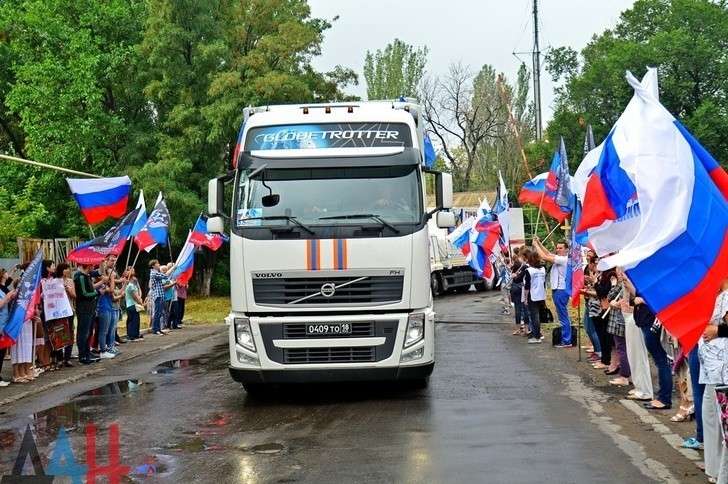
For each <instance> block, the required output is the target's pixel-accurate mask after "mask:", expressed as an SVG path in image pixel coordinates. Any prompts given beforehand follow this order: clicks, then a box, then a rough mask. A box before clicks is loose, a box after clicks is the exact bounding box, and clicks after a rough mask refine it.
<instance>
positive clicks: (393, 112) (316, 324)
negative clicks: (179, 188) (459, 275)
mask: <svg viewBox="0 0 728 484" xmlns="http://www.w3.org/2000/svg"><path fill="white" fill-rule="evenodd" d="M423 123H424V120H423V119H421V117H420V108H419V106H418V105H417V104H416V103H413V102H410V101H375V102H363V103H333V104H314V105H285V106H263V107H258V108H248V109H246V110H245V113H244V124H243V129H242V136H241V140H240V143H241V149H240V153H239V156H237V157H236V160H235V161H236V164H235V167H234V169H232V170H231V171H229V172H228V173H226V174H225V175H223V176H221V177H219V178H217V179H214V180H211V181H210V184H209V193H208V197H209V207H208V211H209V213H210V216H211V217H210V218H209V220H208V226H209V227H208V228H209V229H210V230H212V231H220V230H222V229H223V228H224V225H223V224H224V220H223V219H224V218H225V219H228V222H229V226H230V277H231V280H230V282H231V284H230V287H231V294H230V301H231V312H230V315H229V316H228V318H227V321H228V323H229V342H230V374H231V376H232V378H233V379H235V380H236V381H239V382H241V383H243V385H244V387H245V388H246V389H247V390H248V391H253V390H255V389H259V388H261V387H262V386H263V385H265V384H268V383H285V382H313V381H350V380H398V379H415V380H420V381H426V379H427V377H428V376H429V375H430V373H431V372H432V369H433V366H434V362H435V351H434V338H435V331H434V322H435V314H434V310H433V304H432V293H431V290H430V247H429V244H430V239H429V232H428V221H429V220H430V219H431V218H432V217H435V223H436V224H437V225H438V226H441V227H448V226H452V225H453V224H454V216H453V215H452V214H450V213H448V212H444V211H442V210H443V209H447V208H449V207H450V206H451V205H452V179H451V177H450V175H448V174H444V173H436V172H429V175H427V176H434V178H435V180H434V187H435V191H436V201H437V202H436V205H437V207H436V208H435V209H434V210H430V211H427V210H426V209H425V205H424V200H425V199H426V198H425V197H426V194H425V185H426V184H425V176H426V174H427V173H428V172H427V170H426V169H425V168H424V167H423V149H424V146H423V136H424V129H423ZM226 184H228V185H230V184H231V185H232V187H231V188H232V190H228V192H229V193H230V198H231V200H230V202H231V206H230V207H229V208H230V209H229V211H228V210H226V209H225V201H226V200H225V185H226Z"/></svg>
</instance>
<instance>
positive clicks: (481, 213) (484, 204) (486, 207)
mask: <svg viewBox="0 0 728 484" xmlns="http://www.w3.org/2000/svg"><path fill="white" fill-rule="evenodd" d="M491 211H492V209H491V208H490V203H488V199H487V198H486V197H485V194H483V200H481V202H480V206H479V207H478V212H477V214H478V217H485V216H486V215H488V214H489V213H490V212H491Z"/></svg>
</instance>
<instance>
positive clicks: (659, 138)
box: [575, 69, 728, 352]
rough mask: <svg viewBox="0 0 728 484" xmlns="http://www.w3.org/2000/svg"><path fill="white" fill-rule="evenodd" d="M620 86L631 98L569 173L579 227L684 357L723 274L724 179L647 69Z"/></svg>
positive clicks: (726, 241) (727, 266)
mask: <svg viewBox="0 0 728 484" xmlns="http://www.w3.org/2000/svg"><path fill="white" fill-rule="evenodd" d="M627 81H628V82H629V84H630V85H631V86H632V88H633V89H634V91H635V95H634V97H633V98H632V100H631V101H630V102H629V104H628V105H627V107H626V109H625V111H624V113H623V114H622V115H621V116H620V118H619V120H618V121H617V123H616V124H615V126H614V127H613V128H612V131H611V132H610V133H609V136H608V137H607V138H606V139H605V141H604V142H603V143H602V144H601V145H600V146H599V147H598V148H596V149H595V150H593V151H591V152H590V153H589V155H587V157H586V158H585V159H584V161H583V162H582V166H580V169H579V170H577V174H576V175H575V179H576V181H575V186H576V187H577V194H578V196H579V198H580V200H581V201H582V205H583V212H582V219H581V221H580V223H579V227H580V229H582V230H587V231H588V234H589V240H590V241H594V240H597V241H602V242H603V241H604V240H609V241H611V242H614V243H613V245H614V246H615V247H616V249H617V250H618V252H617V253H615V254H613V255H609V256H607V257H604V258H602V260H601V262H600V268H602V269H606V268H609V267H615V266H620V267H623V268H624V269H625V270H626V274H627V276H628V277H629V278H630V280H631V281H632V283H633V284H634V285H635V288H636V289H637V291H638V292H639V293H640V294H641V295H642V297H643V298H644V299H645V301H646V302H647V304H648V305H649V306H650V307H651V309H652V310H653V311H654V312H655V313H656V314H657V317H658V319H659V320H660V321H661V322H662V323H663V325H664V326H665V328H666V329H667V330H668V331H669V332H670V334H672V335H673V336H675V337H676V338H678V340H679V341H680V343H681V345H682V348H683V350H684V351H686V352H687V351H689V350H690V349H691V348H692V347H693V346H694V345H695V343H696V342H697V340H698V339H699V338H700V335H701V334H702V331H703V329H704V327H705V325H706V324H707V322H708V320H709V319H710V316H711V313H712V308H713V306H714V300H715V297H716V295H717V294H718V292H719V288H720V284H721V283H722V282H723V279H725V277H726V274H728V238H727V237H726V233H727V231H728V202H727V201H726V193H727V192H728V190H726V186H728V184H726V183H725V182H724V181H725V180H726V179H727V178H728V176H727V175H726V173H725V172H724V171H723V170H722V169H721V168H720V166H719V165H718V164H717V162H716V161H715V159H714V158H713V157H712V156H711V155H710V154H709V153H708V152H707V151H706V150H705V149H704V148H703V147H702V146H700V144H699V143H698V141H697V140H696V139H695V138H693V137H692V136H691V135H690V134H689V133H688V132H687V130H685V128H683V127H682V126H681V125H680V124H679V123H678V122H677V121H676V120H675V118H674V117H673V116H672V115H671V114H670V113H669V112H668V111H667V110H666V109H665V108H664V107H663V106H662V105H661V104H660V102H659V99H658V96H657V71H656V70H655V69H649V70H648V72H647V74H646V76H645V78H644V79H643V80H642V82H640V81H639V80H637V79H635V78H634V76H632V74H631V73H629V72H628V73H627ZM617 241H618V242H617ZM594 245H595V249H596V250H597V252H598V253H600V255H601V254H604V244H600V243H597V244H594Z"/></svg>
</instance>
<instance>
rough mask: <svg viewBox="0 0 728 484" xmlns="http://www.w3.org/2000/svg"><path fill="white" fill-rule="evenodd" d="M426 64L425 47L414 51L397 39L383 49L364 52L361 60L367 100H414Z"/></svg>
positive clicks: (414, 48) (411, 47)
mask: <svg viewBox="0 0 728 484" xmlns="http://www.w3.org/2000/svg"><path fill="white" fill-rule="evenodd" d="M426 64H427V47H419V48H417V47H414V46H412V45H410V44H407V43H405V42H403V41H401V40H399V39H394V41H393V42H392V43H390V44H388V45H387V46H386V47H385V48H384V49H383V50H382V49H377V51H376V52H374V53H372V52H370V51H367V54H366V57H365V58H364V79H366V83H367V97H368V98H369V99H395V98H398V97H400V96H405V97H417V94H418V87H419V84H420V81H421V80H422V76H423V75H424V73H425V66H426Z"/></svg>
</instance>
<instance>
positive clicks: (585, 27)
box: [309, 0, 634, 120]
mask: <svg viewBox="0 0 728 484" xmlns="http://www.w3.org/2000/svg"><path fill="white" fill-rule="evenodd" d="M633 3H634V0H606V1H605V0H541V1H539V16H540V20H539V24H540V28H541V35H540V38H541V50H542V51H545V50H546V49H547V48H548V47H561V46H570V47H572V48H574V49H576V50H577V51H579V50H581V49H582V48H583V47H584V46H585V45H586V44H587V43H588V42H589V40H590V39H591V38H592V36H593V35H594V34H596V33H601V32H602V31H604V30H605V29H607V28H610V27H613V26H614V25H615V24H616V22H617V20H618V18H619V14H620V12H622V11H623V10H625V9H627V8H629V7H631V6H632V4H633ZM309 4H310V5H311V13H312V15H313V16H315V17H321V18H326V19H329V20H330V19H332V18H333V17H335V16H336V15H339V19H338V20H337V21H336V22H334V23H333V27H332V28H331V29H329V30H328V31H326V33H325V36H326V37H325V40H324V44H323V48H322V50H323V52H322V55H321V56H320V57H318V58H316V59H315V61H314V65H315V66H316V67H317V68H318V69H321V70H329V69H331V68H332V67H334V66H336V65H339V64H340V65H344V66H347V67H351V68H352V69H354V70H355V71H356V72H357V73H358V74H359V81H360V82H359V86H356V87H353V88H350V89H349V90H348V91H349V92H350V93H352V94H357V95H359V96H361V97H362V98H363V99H366V83H365V82H364V76H363V75H362V66H363V64H364V56H365V55H366V51H367V50H372V51H374V50H376V49H379V48H383V47H384V46H386V45H387V44H388V43H389V42H391V41H392V40H393V39H395V38H400V39H402V40H404V41H405V42H407V43H410V44H414V45H417V46H420V45H426V46H427V47H428V48H429V49H430V53H429V58H428V65H427V71H428V73H431V74H434V75H440V74H443V73H445V72H447V68H448V66H449V65H450V63H452V62H457V61H461V62H463V63H464V64H466V65H470V66H471V67H472V69H473V70H474V71H477V70H478V69H479V68H480V67H481V66H482V65H483V64H491V65H493V66H494V67H495V68H496V70H497V71H499V72H504V73H505V74H506V76H507V77H508V78H509V79H514V78H515V74H516V72H517V71H518V66H519V65H520V62H521V61H520V60H519V59H518V58H516V56H514V55H513V53H514V52H528V51H530V50H531V48H532V46H533V40H532V37H533V34H532V31H533V21H532V13H531V12H532V0H448V1H442V0H369V1H368V2H363V1H361V0H309ZM519 57H520V58H521V59H522V60H523V61H525V62H526V63H527V65H528V66H529V68H530V65H531V57H530V55H529V54H519ZM541 84H542V87H541V92H542V94H541V95H542V98H543V112H544V119H545V120H548V119H550V117H551V113H552V104H553V100H554V94H553V84H552V82H551V78H550V77H549V75H548V74H547V73H546V72H545V71H543V72H542V81H541Z"/></svg>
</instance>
